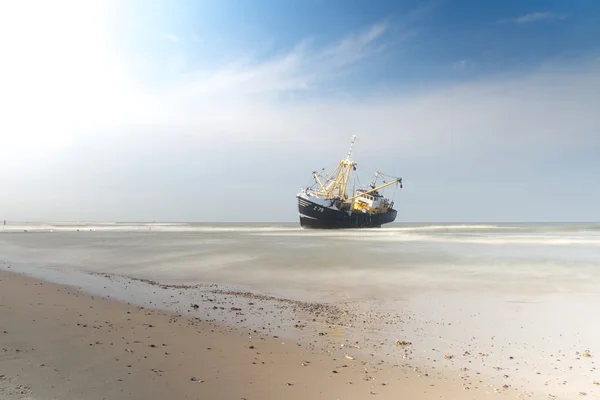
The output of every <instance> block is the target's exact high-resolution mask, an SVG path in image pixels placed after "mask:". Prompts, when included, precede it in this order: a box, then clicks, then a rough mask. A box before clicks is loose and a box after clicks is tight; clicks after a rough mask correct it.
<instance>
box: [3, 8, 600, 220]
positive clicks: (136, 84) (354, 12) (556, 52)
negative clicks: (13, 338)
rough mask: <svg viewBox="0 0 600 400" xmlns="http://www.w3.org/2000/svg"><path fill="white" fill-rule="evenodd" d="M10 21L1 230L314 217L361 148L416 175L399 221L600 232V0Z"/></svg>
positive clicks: (395, 171)
mask: <svg viewBox="0 0 600 400" xmlns="http://www.w3.org/2000/svg"><path fill="white" fill-rule="evenodd" d="M0 15H1V16H0V37H1V38H0V45H2V48H3V49H4V55H5V57H4V59H5V60H7V62H5V63H4V64H3V66H2V67H1V69H0V85H2V87H3V88H4V90H2V92H1V93H0V110H2V112H3V114H4V115H5V117H4V118H2V119H0V139H1V140H2V144H3V146H2V147H3V148H4V149H5V151H4V155H3V156H2V157H1V158H0V181H1V182H2V186H3V188H4V190H3V191H5V192H7V193H11V195H10V196H4V197H2V198H1V199H0V210H2V214H3V215H0V217H1V218H6V219H9V220H10V219H12V220H36V219H37V220H179V221H249V220H250V221H295V220H296V219H297V216H296V209H295V200H294V196H295V194H296V193H297V192H298V190H299V189H300V187H301V186H304V185H306V184H309V183H311V176H310V173H311V171H313V170H315V169H319V168H321V167H326V168H331V167H332V166H334V165H335V163H336V162H337V159H338V158H339V157H343V156H344V154H345V152H346V151H347V146H348V143H349V139H350V136H351V135H353V134H356V135H358V136H359V142H358V143H357V145H356V152H355V157H356V161H357V162H358V163H359V167H361V166H363V168H364V176H365V178H364V179H363V180H367V179H369V177H370V175H371V173H372V169H374V168H380V169H381V170H383V171H384V172H388V173H390V174H392V175H400V176H402V177H403V178H404V182H405V187H404V189H403V191H402V192H400V193H397V194H396V204H397V205H398V206H399V208H400V214H399V218H398V220H399V221H553V220H554V221H556V220H560V221H590V220H594V221H598V220H600V208H598V204H600V185H599V184H598V182H599V179H600V178H599V173H600V156H599V154H600V114H599V113H598V110H600V3H598V2H597V1H591V0H590V1H585V0H581V1H574V2H566V1H527V2H523V1H502V2H499V1H498V2H482V1H470V0H469V1H460V2H459V1H449V0H446V1H443V0H438V1H430V2H427V1H377V2H367V1H337V0H336V1H327V2H324V1H312V0H311V1H275V0H268V1H267V0H257V1H241V0H236V1H167V0H164V1H158V0H149V1H141V0H136V1H129V2H121V1H104V2H101V1H97V2H94V1H89V2H85V3H84V2H77V1H74V0H59V1H56V2H52V3H48V2H42V1H29V2H19V3H16V2H15V3H11V4H7V3H4V4H2V6H0ZM6 149H8V151H7V150H6ZM361 171H362V170H361ZM247 202H250V203H251V204H252V207H249V206H248V203H247ZM250 210H251V211H250Z"/></svg>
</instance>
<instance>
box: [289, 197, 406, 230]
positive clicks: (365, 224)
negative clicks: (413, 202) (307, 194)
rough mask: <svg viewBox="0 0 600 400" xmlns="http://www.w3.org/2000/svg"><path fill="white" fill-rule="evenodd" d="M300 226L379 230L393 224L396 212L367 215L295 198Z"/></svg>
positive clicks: (392, 210)
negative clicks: (384, 225)
mask: <svg viewBox="0 0 600 400" xmlns="http://www.w3.org/2000/svg"><path fill="white" fill-rule="evenodd" d="M296 199H297V201H298V213H299V214H300V226H302V227H303V228H314V229H350V228H380V227H381V225H383V224H388V223H390V222H394V220H395V219H396V215H397V214H398V211H396V210H394V209H390V210H389V211H387V212H385V213H381V214H368V213H363V212H356V211H355V212H352V213H351V214H348V213H347V212H345V211H340V210H336V209H332V208H329V207H323V206H321V205H319V204H316V203H313V202H311V201H310V200H307V199H306V198H303V197H300V196H296Z"/></svg>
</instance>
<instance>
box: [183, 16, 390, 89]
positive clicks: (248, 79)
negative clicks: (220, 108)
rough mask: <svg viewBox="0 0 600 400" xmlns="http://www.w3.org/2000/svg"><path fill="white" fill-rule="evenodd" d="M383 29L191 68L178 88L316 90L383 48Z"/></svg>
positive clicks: (303, 42) (307, 40) (379, 27)
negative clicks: (205, 67) (317, 45)
mask: <svg viewBox="0 0 600 400" xmlns="http://www.w3.org/2000/svg"><path fill="white" fill-rule="evenodd" d="M386 30H387V25H385V24H376V25H374V26H372V27H370V28H369V29H367V30H365V31H363V32H360V33H358V34H355V35H350V36H347V37H345V38H343V39H342V40H340V41H338V42H337V43H335V44H332V45H329V46H326V47H324V48H321V49H314V48H313V47H311V44H312V43H313V42H314V39H306V40H304V41H302V42H301V43H300V44H298V45H297V46H296V47H295V48H294V49H293V50H292V51H291V52H289V53H285V54H282V55H279V56H277V57H274V58H272V59H268V60H260V61H257V60H253V59H251V58H246V59H241V60H238V61H235V62H233V63H231V64H229V65H226V66H224V67H221V68H218V69H216V70H208V71H206V70H201V71H194V72H193V73H191V74H188V76H187V77H186V79H185V81H184V83H183V84H181V85H179V87H178V89H177V90H178V91H179V93H180V94H181V93H186V94H187V95H188V96H197V95H206V94H209V93H211V94H213V95H216V96H219V97H223V96H227V95H229V94H234V95H235V96H236V97H239V95H251V94H259V93H271V94H273V93H275V94H276V93H279V92H284V91H306V90H313V89H317V88H318V85H319V83H321V82H324V81H326V80H327V79H331V78H332V77H334V76H336V75H337V74H341V73H343V72H344V70H345V69H346V68H348V67H351V66H355V65H356V64H358V63H359V62H360V61H362V60H364V59H366V58H368V57H371V56H374V55H376V54H377V53H378V52H380V51H382V50H383V49H384V47H383V45H382V44H378V42H377V40H378V39H379V38H381V37H382V36H383V35H384V34H385V32H386Z"/></svg>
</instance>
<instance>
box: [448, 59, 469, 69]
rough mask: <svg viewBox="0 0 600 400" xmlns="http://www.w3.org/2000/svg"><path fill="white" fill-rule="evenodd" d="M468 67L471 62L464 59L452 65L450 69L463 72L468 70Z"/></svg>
mask: <svg viewBox="0 0 600 400" xmlns="http://www.w3.org/2000/svg"><path fill="white" fill-rule="evenodd" d="M470 65H471V61H470V60H468V59H466V58H465V59H462V60H459V61H457V62H455V63H454V64H452V69H454V70H455V71H464V70H466V69H467V68H469V66H470Z"/></svg>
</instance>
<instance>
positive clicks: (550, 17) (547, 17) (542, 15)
mask: <svg viewBox="0 0 600 400" xmlns="http://www.w3.org/2000/svg"><path fill="white" fill-rule="evenodd" d="M566 18H567V15H566V14H557V13H551V12H539V11H538V12H533V13H529V14H524V15H521V16H519V17H516V18H510V19H504V20H501V21H500V22H514V23H517V24H528V23H531V22H539V21H556V20H562V19H566Z"/></svg>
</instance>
